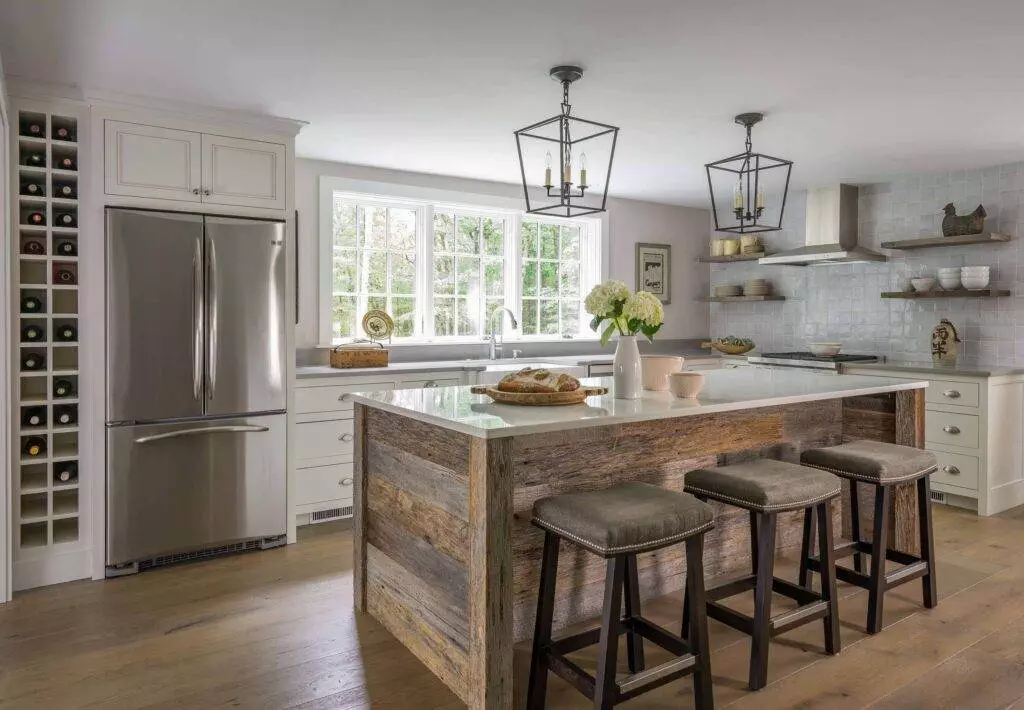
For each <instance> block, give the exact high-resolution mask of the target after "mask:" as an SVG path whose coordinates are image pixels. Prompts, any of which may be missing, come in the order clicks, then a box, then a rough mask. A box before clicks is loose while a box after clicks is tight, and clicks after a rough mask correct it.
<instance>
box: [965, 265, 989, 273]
mask: <svg viewBox="0 0 1024 710" xmlns="http://www.w3.org/2000/svg"><path fill="white" fill-rule="evenodd" d="M991 270H992V267H991V266H961V267H960V272H961V273H964V274H987V273H988V272H989V271H991Z"/></svg>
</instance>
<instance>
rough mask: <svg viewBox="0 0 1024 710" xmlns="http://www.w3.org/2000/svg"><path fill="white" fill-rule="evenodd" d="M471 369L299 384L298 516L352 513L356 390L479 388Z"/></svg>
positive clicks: (293, 491) (292, 491)
mask: <svg viewBox="0 0 1024 710" xmlns="http://www.w3.org/2000/svg"><path fill="white" fill-rule="evenodd" d="M475 381H476V373H475V372H470V371H451V372H430V373H423V372H413V373H408V374H404V375H400V374H388V373H387V372H386V371H382V372H381V374H380V375H377V374H372V375H358V376H347V375H342V374H339V375H331V376H325V377H302V378H298V379H296V381H295V407H294V415H293V416H294V421H295V436H294V439H293V441H294V447H295V455H294V460H295V473H294V477H293V480H292V485H291V486H290V488H289V497H290V498H291V500H292V503H293V511H294V514H295V515H296V516H300V515H309V514H310V513H317V512H321V511H335V510H336V511H339V515H340V516H345V515H349V514H351V508H352V482H353V481H352V478H353V451H354V450H355V440H354V435H353V426H354V422H353V416H354V415H353V412H352V399H351V393H352V392H366V391H371V390H390V389H421V388H430V387H450V386H456V385H469V384H474V383H475Z"/></svg>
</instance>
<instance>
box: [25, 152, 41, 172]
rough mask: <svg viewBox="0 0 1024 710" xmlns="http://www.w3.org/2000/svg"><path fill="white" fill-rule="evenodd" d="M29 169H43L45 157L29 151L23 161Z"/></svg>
mask: <svg viewBox="0 0 1024 710" xmlns="http://www.w3.org/2000/svg"><path fill="white" fill-rule="evenodd" d="M22 162H24V163H25V165H27V166H29V167H30V168H45V167H46V156H45V155H43V154H42V153H40V152H37V151H34V150H30V151H27V152H26V153H25V157H24V159H23V161H22Z"/></svg>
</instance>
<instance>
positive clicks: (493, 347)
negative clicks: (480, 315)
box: [487, 307, 519, 360]
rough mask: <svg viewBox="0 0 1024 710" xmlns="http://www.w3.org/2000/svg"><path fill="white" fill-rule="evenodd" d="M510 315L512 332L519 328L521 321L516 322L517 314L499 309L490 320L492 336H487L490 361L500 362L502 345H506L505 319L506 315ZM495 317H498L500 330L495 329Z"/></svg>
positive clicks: (506, 309) (505, 309)
mask: <svg viewBox="0 0 1024 710" xmlns="http://www.w3.org/2000/svg"><path fill="white" fill-rule="evenodd" d="M506 313H508V318H509V321H511V323H512V330H515V329H516V328H518V327H519V321H517V320H516V314H515V313H513V312H512V311H510V310H509V309H508V308H504V307H502V308H499V309H498V310H496V311H495V312H494V313H492V314H491V317H490V318H489V319H488V321H487V322H488V326H489V327H490V329H491V334H490V335H488V336H487V342H488V343H489V345H490V351H489V353H488V359H490V360H498V359H500V358H501V352H502V350H503V348H502V345H503V343H504V339H505V336H504V332H505V319H504V317H503V316H504V314H506ZM494 316H498V324H499V326H500V327H499V328H497V329H495V327H494Z"/></svg>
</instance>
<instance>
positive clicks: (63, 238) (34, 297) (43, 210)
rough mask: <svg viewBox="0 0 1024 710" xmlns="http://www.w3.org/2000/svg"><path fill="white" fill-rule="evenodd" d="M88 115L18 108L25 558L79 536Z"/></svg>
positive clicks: (16, 487) (19, 547)
mask: <svg viewBox="0 0 1024 710" xmlns="http://www.w3.org/2000/svg"><path fill="white" fill-rule="evenodd" d="M79 128H80V126H79V120H78V117H77V116H70V115H58V114H57V113H50V112H45V111H40V112H36V111H31V110H18V113H17V125H16V126H13V129H14V131H15V135H16V137H15V140H14V144H15V145H16V152H15V154H14V156H13V158H14V160H15V161H16V163H17V166H16V171H17V176H16V180H15V181H14V184H13V185H12V187H13V189H14V192H15V194H16V196H15V198H14V200H13V201H12V202H13V204H14V205H16V207H15V208H14V209H13V210H12V212H13V213H14V218H15V221H16V226H15V232H14V233H15V234H16V237H15V239H14V240H12V241H13V248H14V250H15V251H16V254H15V255H14V257H13V259H14V263H15V264H17V267H16V269H15V270H14V279H15V282H16V285H17V295H16V297H15V299H14V304H13V305H14V308H15V309H16V313H17V317H16V318H15V323H16V325H15V331H14V333H13V339H14V341H15V347H16V349H17V359H16V362H15V363H14V369H15V370H16V374H15V378H16V380H17V382H16V387H15V388H14V391H15V392H16V393H17V399H16V402H17V411H15V412H13V413H12V420H13V422H14V426H15V431H16V436H15V442H16V446H17V450H18V456H19V458H18V465H17V466H15V471H14V484H13V486H12V489H13V491H14V494H15V495H14V502H13V512H14V518H15V520H16V521H17V523H16V525H15V526H14V528H15V549H16V553H15V559H16V560H17V559H19V557H20V558H24V557H26V556H32V555H37V554H39V553H41V552H46V551H48V550H50V549H62V548H61V547H60V546H68V545H69V544H71V543H77V542H78V541H79V539H80V536H82V535H83V531H82V530H80V520H81V516H82V500H83V498H82V495H81V490H82V489H81V488H80V485H81V483H80V482H81V480H82V475H83V473H84V472H82V471H80V470H79V418H78V412H79V398H78V397H79V391H80V385H81V382H80V376H79V360H78V357H79V340H78V338H79V317H78V316H79V294H78V238H79V230H78V224H79V192H78V187H79V184H78V181H79V164H78V159H79V142H78V141H79Z"/></svg>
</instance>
